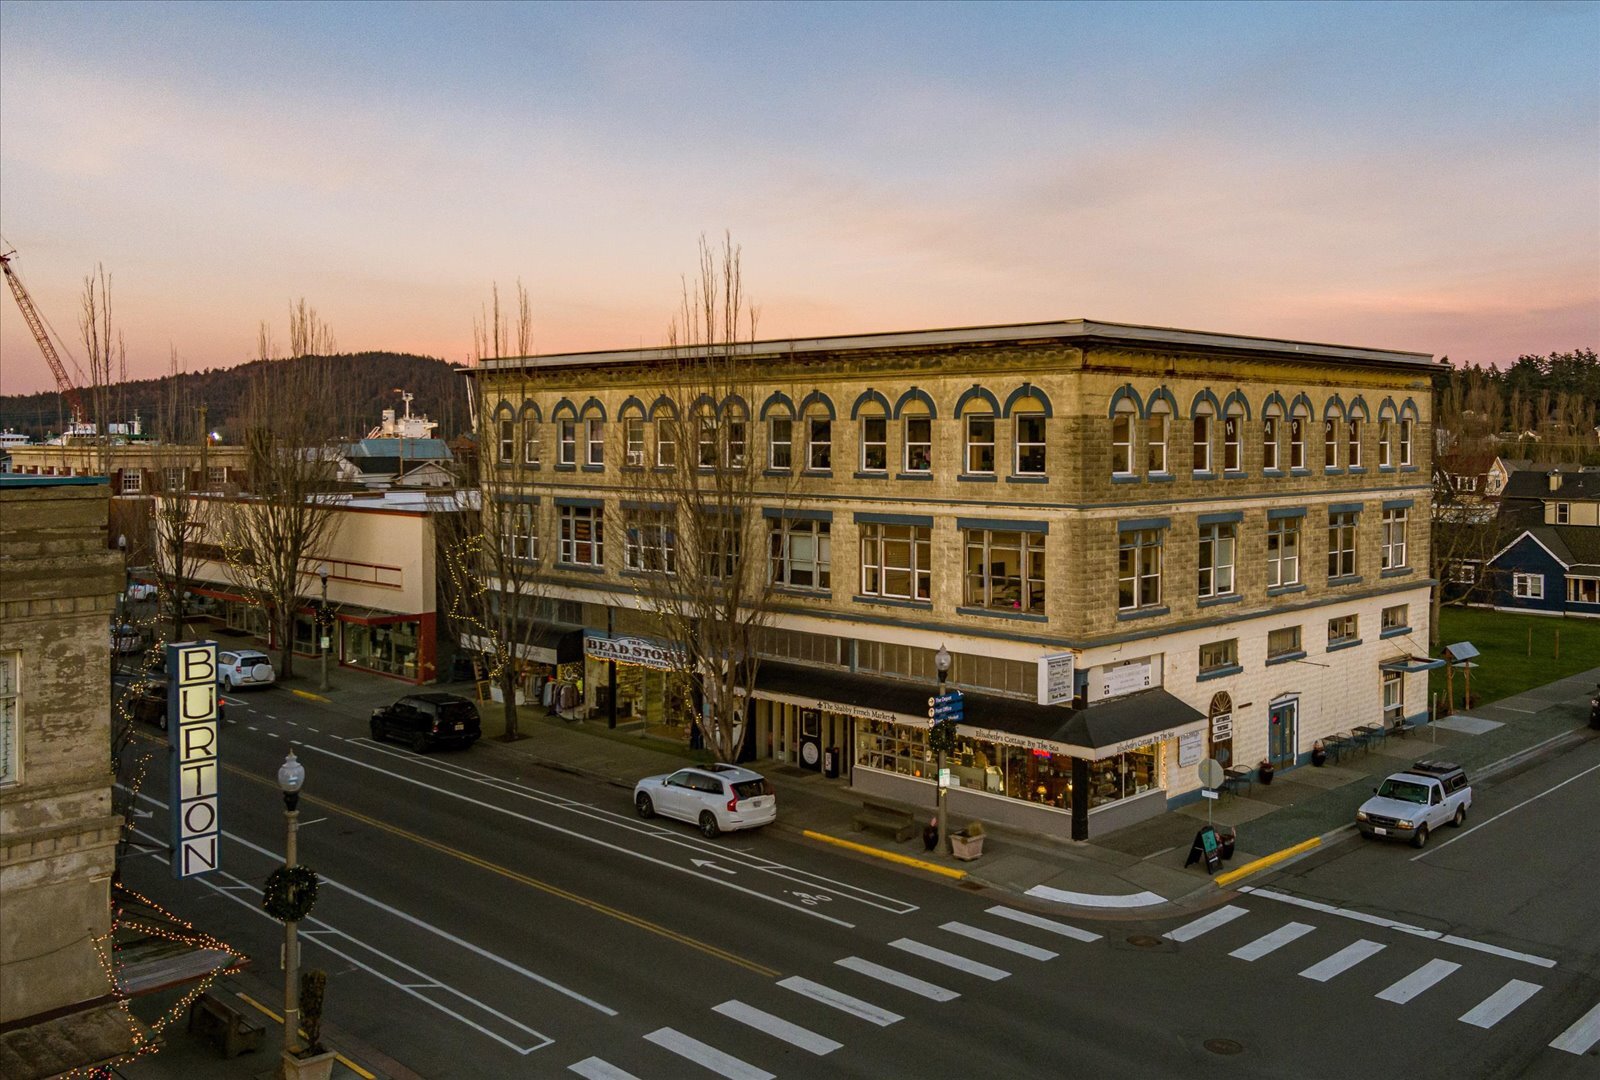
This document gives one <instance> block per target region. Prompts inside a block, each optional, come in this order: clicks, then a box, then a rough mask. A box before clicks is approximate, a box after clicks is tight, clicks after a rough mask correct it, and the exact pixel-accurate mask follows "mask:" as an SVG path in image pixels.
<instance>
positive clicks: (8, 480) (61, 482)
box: [0, 473, 111, 488]
mask: <svg viewBox="0 0 1600 1080" xmlns="http://www.w3.org/2000/svg"><path fill="white" fill-rule="evenodd" d="M110 482H111V481H110V480H109V479H108V478H107V477H104V476H34V475H33V474H31V473H30V474H28V475H27V476H23V475H22V474H20V473H0V487H14V488H24V487H66V486H67V485H68V484H72V485H75V486H78V487H82V486H85V485H88V484H100V485H102V486H104V485H106V484H109V483H110Z"/></svg>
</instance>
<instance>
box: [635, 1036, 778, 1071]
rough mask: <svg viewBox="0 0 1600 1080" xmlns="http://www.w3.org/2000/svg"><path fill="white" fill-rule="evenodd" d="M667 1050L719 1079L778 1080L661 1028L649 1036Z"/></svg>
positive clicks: (712, 1048) (704, 1044)
mask: <svg viewBox="0 0 1600 1080" xmlns="http://www.w3.org/2000/svg"><path fill="white" fill-rule="evenodd" d="M645 1038H646V1039H648V1040H650V1041H651V1042H653V1043H655V1044H656V1045H657V1046H659V1047H661V1048H662V1049H663V1050H671V1051H672V1052H673V1053H674V1054H677V1055H678V1056H679V1057H684V1058H688V1059H689V1060H690V1061H692V1062H694V1063H695V1064H696V1065H699V1066H701V1067H702V1068H706V1069H710V1070H711V1071H712V1072H714V1073H716V1074H717V1075H718V1076H726V1077H727V1078H728V1080H774V1074H773V1073H769V1072H767V1071H766V1070H765V1069H758V1068H756V1067H755V1066H754V1065H750V1064H747V1063H745V1062H743V1061H740V1060H739V1059H738V1058H736V1057H734V1056H733V1055H732V1054H724V1053H723V1052H722V1051H721V1050H718V1049H717V1048H716V1047H715V1046H711V1045H709V1044H707V1043H703V1042H701V1041H700V1040H699V1039H691V1038H690V1037H689V1036H687V1035H685V1034H684V1033H683V1032H681V1031H678V1030H677V1029H676V1028H669V1027H664V1028H657V1029H656V1030H655V1031H652V1032H651V1033H650V1034H648V1035H646V1036H645Z"/></svg>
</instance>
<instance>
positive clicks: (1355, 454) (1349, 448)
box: [1344, 416, 1361, 469]
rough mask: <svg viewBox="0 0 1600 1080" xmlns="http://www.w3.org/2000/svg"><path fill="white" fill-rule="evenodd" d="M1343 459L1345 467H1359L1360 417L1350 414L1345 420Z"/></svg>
mask: <svg viewBox="0 0 1600 1080" xmlns="http://www.w3.org/2000/svg"><path fill="white" fill-rule="evenodd" d="M1344 446H1345V461H1344V465H1345V468H1347V469H1359V468H1361V418H1360V417H1358V416H1352V417H1350V418H1349V419H1347V420H1346V421H1345V428H1344Z"/></svg>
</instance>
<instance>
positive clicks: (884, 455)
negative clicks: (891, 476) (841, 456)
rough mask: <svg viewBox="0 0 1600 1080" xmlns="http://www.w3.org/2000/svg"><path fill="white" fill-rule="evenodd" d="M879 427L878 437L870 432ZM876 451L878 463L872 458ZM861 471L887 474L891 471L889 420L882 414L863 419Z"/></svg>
mask: <svg viewBox="0 0 1600 1080" xmlns="http://www.w3.org/2000/svg"><path fill="white" fill-rule="evenodd" d="M872 425H877V429H878V430H877V432H876V437H874V433H873V432H872V431H871V430H870V428H871V426H872ZM874 451H876V454H877V463H876V464H873V462H872V457H873V453H874ZM861 471H862V472H864V473H887V472H888V471H889V418H888V417H887V416H885V415H883V414H882V413H879V414H877V415H867V416H863V417H861Z"/></svg>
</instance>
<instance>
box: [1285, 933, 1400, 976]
mask: <svg viewBox="0 0 1600 1080" xmlns="http://www.w3.org/2000/svg"><path fill="white" fill-rule="evenodd" d="M1382 951H1383V945H1382V944H1381V943H1380V942H1376V941H1368V940H1367V939H1366V938H1362V939H1361V940H1360V941H1357V942H1353V943H1351V944H1349V945H1346V946H1345V947H1344V948H1342V949H1340V950H1339V951H1338V952H1336V953H1334V954H1333V955H1332V956H1330V957H1328V958H1327V959H1326V960H1319V961H1317V962H1316V963H1315V964H1312V965H1311V966H1310V967H1308V968H1306V969H1305V970H1304V971H1302V972H1301V973H1300V974H1301V975H1303V976H1305V977H1306V978H1308V979H1314V980H1316V981H1317V982H1327V981H1328V980H1329V979H1331V978H1333V977H1334V976H1335V975H1337V974H1339V973H1340V972H1342V971H1349V970H1350V969H1351V968H1353V967H1355V966H1356V965H1357V964H1359V963H1361V961H1363V960H1365V959H1366V958H1367V957H1369V956H1376V955H1377V954H1378V953H1381V952H1382Z"/></svg>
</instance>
